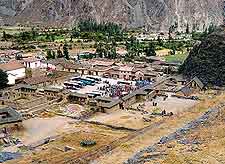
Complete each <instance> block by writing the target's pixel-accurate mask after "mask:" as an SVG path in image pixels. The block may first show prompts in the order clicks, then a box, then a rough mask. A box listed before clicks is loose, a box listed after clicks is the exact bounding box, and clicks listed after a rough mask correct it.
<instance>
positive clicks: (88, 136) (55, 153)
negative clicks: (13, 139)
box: [8, 123, 128, 164]
mask: <svg viewBox="0 0 225 164" xmlns="http://www.w3.org/2000/svg"><path fill="white" fill-rule="evenodd" d="M72 126H73V128H74V129H76V132H72V133H71V132H70V133H64V134H62V135H61V137H60V138H58V139H56V140H55V141H53V142H51V143H49V144H47V145H44V146H42V147H40V148H38V150H37V151H35V152H33V153H32V154H30V153H28V154H27V155H25V156H24V157H23V158H22V159H18V160H16V161H10V162H8V163H18V164H27V163H32V162H34V163H35V162H36V163H50V164H55V163H64V162H66V160H67V159H69V158H70V157H71V156H80V155H82V154H85V153H87V152H89V151H92V150H95V149H98V148H99V147H101V146H102V145H107V144H109V143H110V142H112V141H114V140H116V139H118V138H121V137H123V136H126V135H127V134H128V132H122V131H113V130H111V129H109V128H104V127H99V126H96V125H91V124H86V123H75V124H73V125H72ZM82 140H93V141H96V143H97V144H96V146H93V147H87V148H85V147H81V146H80V141H82ZM65 146H69V147H71V148H72V150H71V151H68V152H65V151H63V150H64V148H65Z"/></svg>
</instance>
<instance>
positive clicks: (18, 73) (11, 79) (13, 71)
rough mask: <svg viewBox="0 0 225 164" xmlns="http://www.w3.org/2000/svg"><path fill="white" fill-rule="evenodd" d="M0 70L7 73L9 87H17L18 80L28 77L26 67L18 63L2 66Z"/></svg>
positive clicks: (0, 65)
mask: <svg viewBox="0 0 225 164" xmlns="http://www.w3.org/2000/svg"><path fill="white" fill-rule="evenodd" d="M0 69H1V70H3V71H5V72H6V73H7V75H8V84H9V85H15V84H16V83H17V81H18V80H21V79H23V78H25V77H26V73H25V66H24V65H23V64H21V63H19V62H16V61H13V62H8V63H5V64H0Z"/></svg>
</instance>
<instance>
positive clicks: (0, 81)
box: [0, 69, 9, 89]
mask: <svg viewBox="0 0 225 164" xmlns="http://www.w3.org/2000/svg"><path fill="white" fill-rule="evenodd" d="M8 82H9V81H8V75H7V73H5V72H4V71H3V70H1V69H0V89H3V88H5V87H6V86H7V83H8Z"/></svg>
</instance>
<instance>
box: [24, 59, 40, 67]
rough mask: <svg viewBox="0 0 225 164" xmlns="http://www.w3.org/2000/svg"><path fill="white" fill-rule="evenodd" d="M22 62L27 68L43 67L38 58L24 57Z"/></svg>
mask: <svg viewBox="0 0 225 164" xmlns="http://www.w3.org/2000/svg"><path fill="white" fill-rule="evenodd" d="M22 63H23V64H24V66H25V67H26V68H31V69H36V68H40V67H41V60H40V59H37V58H26V59H23V61H22Z"/></svg>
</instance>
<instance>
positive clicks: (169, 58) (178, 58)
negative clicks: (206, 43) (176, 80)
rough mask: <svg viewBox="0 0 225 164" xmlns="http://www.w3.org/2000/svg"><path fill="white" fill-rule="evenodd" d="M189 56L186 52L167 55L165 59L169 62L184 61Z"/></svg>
mask: <svg viewBox="0 0 225 164" xmlns="http://www.w3.org/2000/svg"><path fill="white" fill-rule="evenodd" d="M187 56H188V53H184V54H180V53H179V54H176V55H170V56H165V60H166V61H167V62H183V61H184V60H185V59H186V58H187Z"/></svg>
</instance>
